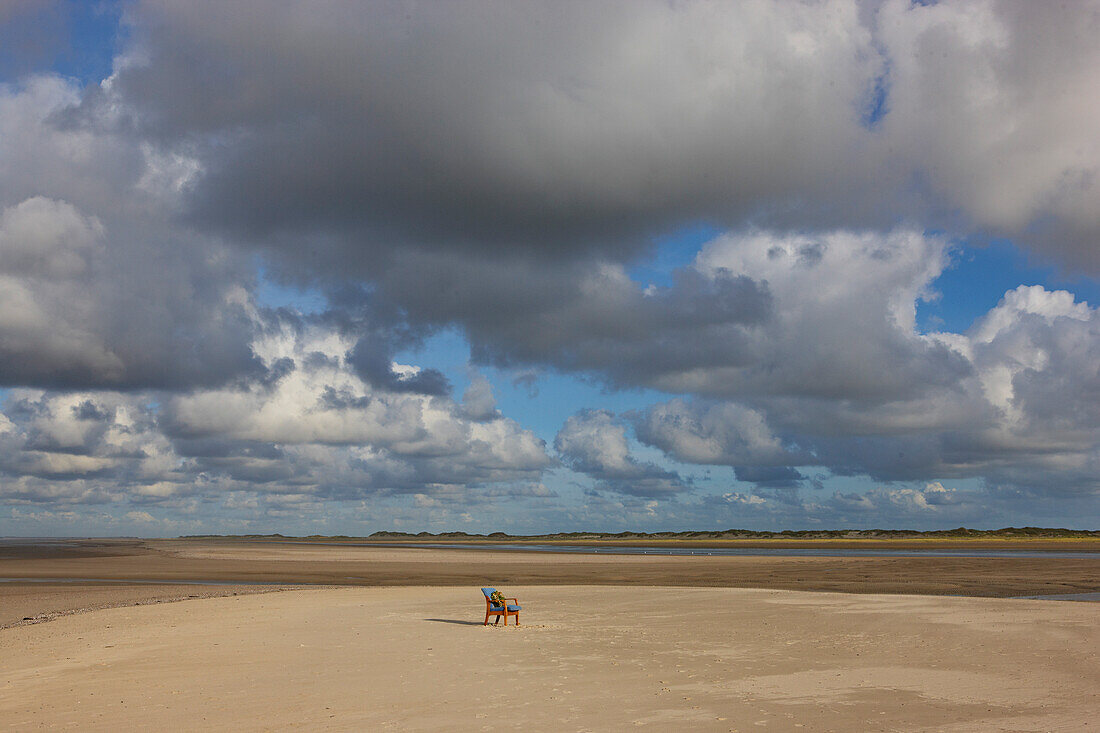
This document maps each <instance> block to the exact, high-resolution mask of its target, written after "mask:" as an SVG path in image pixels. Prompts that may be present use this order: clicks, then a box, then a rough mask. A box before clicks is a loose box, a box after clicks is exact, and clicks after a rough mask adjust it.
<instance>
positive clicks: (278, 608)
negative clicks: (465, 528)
mask: <svg viewBox="0 0 1100 733" xmlns="http://www.w3.org/2000/svg"><path fill="white" fill-rule="evenodd" d="M507 590H508V591H510V592H511V593H515V595H517V596H518V597H519V598H520V599H521V602H522V604H523V606H524V611H523V613H522V616H521V620H522V622H523V625H522V626H520V627H518V628H517V627H514V626H509V627H508V628H504V627H500V628H493V627H491V626H490V627H484V626H482V625H481V623H482V621H483V618H484V603H483V602H482V601H481V600H480V593H479V592H478V591H477V589H476V587H468V588H424V587H417V588H414V587H407V588H338V589H327V590H320V589H310V590H297V591H288V592H281V593H272V594H262V595H249V596H235V597H224V598H210V599H203V600H189V601H183V602H180V603H172V604H162V605H147V606H139V607H128V608H115V609H106V610H100V611H95V612H90V613H85V614H80V615H74V616H67V617H63V618H59V619H57V620H55V621H53V622H51V623H48V624H37V625H33V626H21V627H14V628H7V629H3V630H0V685H2V689H3V694H0V721H3V722H2V723H0V728H4V729H8V730H32V729H38V728H40V727H69V728H77V729H80V730H130V729H142V730H226V729H231V730H242V731H252V730H300V729H308V730H412V731H435V730H455V731H482V730H485V731H492V730H600V731H603V730H609V731H610V730H634V729H639V728H640V729H648V730H656V731H664V730H670V729H673V728H684V727H686V728H689V729H691V730H701V731H733V730H736V731H748V730H783V731H829V730H833V731H856V730H859V731H886V730H905V731H932V730H935V731H959V732H961V731H993V730H1013V731H1051V730H1066V731H1069V730H1073V731H1077V730H1089V729H1091V728H1090V726H1092V725H1093V724H1094V723H1095V720H1096V712H1097V710H1098V709H1100V697H1098V696H1100V665H1098V664H1097V660H1098V657H1100V634H1098V632H1097V628H1098V625H1097V623H1096V621H1097V613H1098V610H1100V609H1098V607H1097V606H1096V605H1095V604H1087V603H1058V602H1045V601H1026V600H1004V599H992V598H948V597H934V596H911V595H864V594H832V593H801V592H792V591H781V590H759V589H734V588H672V587H658V588H653V587H602V586H591V585H588V586H513V585H509V586H507Z"/></svg>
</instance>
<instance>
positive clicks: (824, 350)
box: [0, 0, 1100, 536]
mask: <svg viewBox="0 0 1100 733" xmlns="http://www.w3.org/2000/svg"><path fill="white" fill-rule="evenodd" d="M1097 37H1100V4H1097V3H1095V2H1080V3H1065V4H1061V5H1055V4H1050V3H1029V2H953V3H910V2H899V1H894V0H885V1H883V2H865V3H860V2H807V3H792V2H774V3H772V2H752V1H747V2H743V3H705V2H683V3H681V2H675V3H673V2H651V1H648V0H629V2H625V1H624V2H600V3H591V2H554V3H538V2H522V1H521V2H514V1H510V2H495V3H494V2H476V1H469V2H466V1H456V2H451V3H414V2H408V3H404V2H384V3H383V2H379V3H374V2H361V3H346V2H335V1H331V0H309V2H304V1H303V2H295V1H294V0H288V2H283V3H266V2H240V3H222V2H215V1H214V0H193V1H192V2H187V3H180V2H171V1H169V0H133V1H127V2H115V1H114V0H101V1H94V2H75V1H69V0H6V1H0V536H103V535H139V536H175V535H181V534H204V533H222V534H228V533H233V534H239V533H271V532H280V533H283V534H295V535H308V534H348V535H364V534H369V533H370V532H374V531H378V530H399V531H408V532H420V531H430V532H439V531H448V530H459V531H467V532H491V531H505V532H510V533H524V534H526V533H541V532H557V531H575V530H589V531H614V532H617V531H623V530H638V531H659V530H687V529H711V530H714V529H728V528H749V529H773V530H782V529H815V528H821V529H835V528H875V527H880V528H913V529H944V528H952V527H958V526H968V527H978V528H996V527H1004V526H1025V525H1031V526H1064V527H1073V528H1082V529H1096V528H1098V527H1100V314H1098V312H1097V305H1096V304H1097V303H1100V246H1098V243H1100V136H1097V134H1096V130H1097V129H1100V97H1098V96H1097V95H1096V93H1095V92H1096V83H1097V79H1100V45H1097V44H1096V42H1095V39H1096V38H1097Z"/></svg>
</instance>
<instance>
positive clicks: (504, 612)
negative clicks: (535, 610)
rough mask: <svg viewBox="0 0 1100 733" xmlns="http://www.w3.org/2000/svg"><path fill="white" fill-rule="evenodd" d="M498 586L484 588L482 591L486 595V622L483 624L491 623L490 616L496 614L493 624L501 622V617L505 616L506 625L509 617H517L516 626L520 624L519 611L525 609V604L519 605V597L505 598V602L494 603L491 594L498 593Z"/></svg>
mask: <svg viewBox="0 0 1100 733" xmlns="http://www.w3.org/2000/svg"><path fill="white" fill-rule="evenodd" d="M496 590H497V589H496V588H482V589H481V592H482V593H483V594H484V595H485V623H483V624H482V626H488V625H489V617H490V616H496V617H497V619H496V621H494V622H493V626H496V625H497V624H499V623H500V617H501V616H503V617H504V625H505V626H507V625H508V617H509V616H515V617H516V626H519V612H520V611H521V610H522V609H523V606H521V605H519V599H518V598H505V599H504V603H493V601H492V600H490V598H489V596H491V595H492V594H493V593H496ZM508 601H515V603H509V602H508Z"/></svg>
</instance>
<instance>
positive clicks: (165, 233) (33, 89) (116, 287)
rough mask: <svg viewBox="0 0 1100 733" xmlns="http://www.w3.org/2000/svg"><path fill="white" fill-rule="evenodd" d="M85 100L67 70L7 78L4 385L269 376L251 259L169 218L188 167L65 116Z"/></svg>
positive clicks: (0, 271)
mask: <svg viewBox="0 0 1100 733" xmlns="http://www.w3.org/2000/svg"><path fill="white" fill-rule="evenodd" d="M77 99H78V96H77V90H76V89H75V88H74V87H73V86H72V84H71V83H70V82H65V81H62V80H59V79H56V78H31V79H29V80H27V81H25V82H24V83H22V84H21V85H18V86H14V87H0V161H2V165H0V385H7V386H14V385H24V386H32V385H33V386H41V387H50V388H75V389H80V388H87V387H101V388H108V389H140V388H187V387H191V386H195V385H211V384H219V383H222V382H225V381H226V380H228V379H231V378H234V377H237V376H242V375H250V374H256V373H258V372H259V371H260V370H261V365H260V363H259V362H258V361H257V360H256V359H255V358H254V356H253V354H252V353H251V351H250V350H249V347H248V343H249V341H250V339H251V335H252V328H253V321H252V319H251V318H250V317H249V314H248V313H247V308H246V306H247V297H246V290H245V288H246V287H247V286H248V284H249V282H250V280H251V278H252V274H251V265H250V264H249V263H248V261H247V260H246V258H245V257H244V256H243V255H242V254H241V253H240V252H239V251H238V250H235V249H229V248H226V247H224V246H222V245H219V244H217V243H215V242H213V241H211V240H207V239H204V238H201V237H193V236H190V235H187V234H186V233H184V232H179V231H177V230H175V229H173V228H172V227H171V226H170V225H169V224H168V223H167V222H166V221H165V216H166V213H167V212H166V210H165V207H166V205H167V204H166V201H165V197H166V196H167V195H168V192H167V191H166V189H173V188H174V186H175V185H176V184H175V183H173V181H175V180H176V178H177V176H178V175H182V173H180V172H179V171H173V170H172V168H173V166H174V165H175V163H173V162H172V160H170V159H162V158H160V157H158V155H157V154H155V153H154V152H153V151H151V150H148V149H145V150H144V151H143V148H142V146H141V144H140V141H136V140H135V141H126V140H123V139H121V138H120V137H118V136H116V135H113V134H100V133H96V132H90V131H87V130H78V129H72V128H69V127H66V126H64V125H62V124H60V123H59V122H58V121H57V120H56V119H54V115H55V114H56V113H57V112H58V111H59V110H62V109H64V108H65V107H66V106H67V105H71V104H74V103H75V102H76V101H77ZM184 167H186V166H184Z"/></svg>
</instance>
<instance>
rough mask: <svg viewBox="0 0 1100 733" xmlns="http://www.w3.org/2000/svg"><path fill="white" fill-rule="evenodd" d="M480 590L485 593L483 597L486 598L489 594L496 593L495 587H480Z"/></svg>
mask: <svg viewBox="0 0 1100 733" xmlns="http://www.w3.org/2000/svg"><path fill="white" fill-rule="evenodd" d="M481 592H482V593H484V594H485V597H486V598H488V597H489V596H491V595H493V594H494V593H496V592H497V589H496V588H482V589H481Z"/></svg>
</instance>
